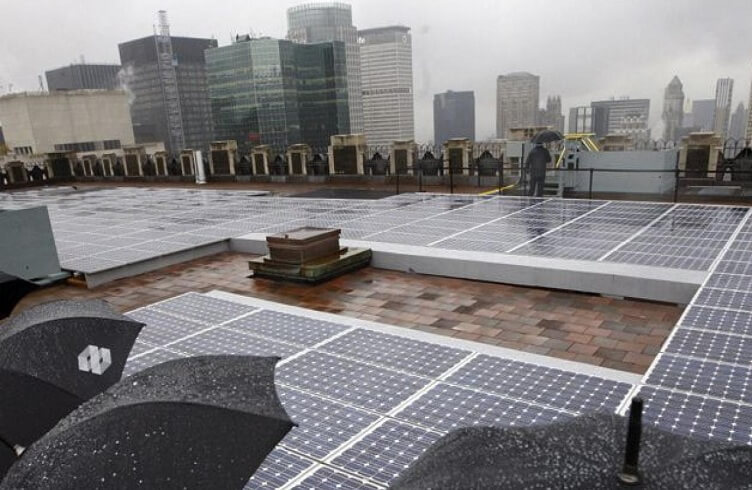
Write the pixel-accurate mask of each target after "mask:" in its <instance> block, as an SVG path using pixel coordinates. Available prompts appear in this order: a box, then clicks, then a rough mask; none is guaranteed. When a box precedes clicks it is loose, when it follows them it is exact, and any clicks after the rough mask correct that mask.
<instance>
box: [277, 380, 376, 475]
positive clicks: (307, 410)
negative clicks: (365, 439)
mask: <svg viewBox="0 0 752 490" xmlns="http://www.w3.org/2000/svg"><path fill="white" fill-rule="evenodd" d="M277 392H278V394H279V398H280V400H281V401H282V405H283V406H284V407H285V411H287V413H288V415H290V418H291V419H292V420H293V421H294V422H295V423H297V424H298V426H297V427H295V428H293V429H292V431H290V433H289V434H288V435H287V436H286V437H285V438H284V439H283V441H282V445H283V446H285V447H287V448H290V449H294V450H295V451H297V452H299V453H301V454H305V455H306V456H310V457H311V458H313V459H317V460H323V459H324V458H326V457H327V456H329V455H330V454H331V453H332V452H333V451H335V450H336V449H337V448H338V447H340V446H341V445H342V444H344V443H345V442H347V441H348V440H350V439H351V438H352V437H354V436H355V435H357V434H358V433H359V432H360V431H362V430H363V429H365V428H366V427H368V426H369V425H371V424H372V423H373V422H375V421H376V420H378V418H379V417H378V415H375V414H373V413H369V412H365V411H363V410H358V409H357V408H353V407H350V406H348V405H343V404H341V403H336V402H333V401H331V400H327V399H324V398H321V397H318V396H314V395H311V394H308V393H304V392H302V391H298V390H294V389H291V388H284V387H280V388H279V389H278V390H277Z"/></svg>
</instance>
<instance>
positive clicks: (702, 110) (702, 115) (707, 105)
mask: <svg viewBox="0 0 752 490" xmlns="http://www.w3.org/2000/svg"><path fill="white" fill-rule="evenodd" d="M714 112H715V99H701V100H693V101H692V125H693V126H696V127H698V128H700V131H713V114H714Z"/></svg>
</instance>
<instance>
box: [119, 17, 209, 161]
mask: <svg viewBox="0 0 752 490" xmlns="http://www.w3.org/2000/svg"><path fill="white" fill-rule="evenodd" d="M118 47H119V49H120V62H121V63H122V65H123V82H124V86H125V88H126V90H127V91H128V92H130V95H131V98H132V103H131V117H132V119H133V132H134V134H135V136H136V142H137V143H146V142H152V141H163V142H164V143H165V146H166V147H167V149H168V151H170V152H172V153H173V154H174V153H177V152H179V151H180V150H182V149H184V148H192V149H197V150H200V149H204V150H205V149H208V147H209V143H210V142H211V140H212V138H213V136H212V125H211V107H210V106H209V97H208V94H207V88H206V66H205V60H204V50H206V49H207V48H215V47H217V41H216V40H215V39H199V38H190V37H174V36H171V35H170V31H169V26H168V25H167V19H166V16H165V15H164V12H160V27H159V31H158V33H157V34H155V35H153V36H148V37H144V38H141V39H136V40H133V41H128V42H125V43H122V44H120V45H119V46H118Z"/></svg>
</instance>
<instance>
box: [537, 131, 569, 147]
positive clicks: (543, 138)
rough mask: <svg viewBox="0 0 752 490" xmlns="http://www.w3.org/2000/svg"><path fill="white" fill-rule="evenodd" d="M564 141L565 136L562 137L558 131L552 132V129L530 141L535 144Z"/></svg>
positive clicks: (542, 132) (541, 132) (538, 134)
mask: <svg viewBox="0 0 752 490" xmlns="http://www.w3.org/2000/svg"><path fill="white" fill-rule="evenodd" d="M563 139H564V136H562V135H561V133H560V132H558V131H552V130H550V129H544V130H543V131H540V132H539V133H537V134H536V135H535V136H533V139H531V140H530V142H531V143H533V144H538V143H541V144H543V143H550V142H552V141H561V140H563Z"/></svg>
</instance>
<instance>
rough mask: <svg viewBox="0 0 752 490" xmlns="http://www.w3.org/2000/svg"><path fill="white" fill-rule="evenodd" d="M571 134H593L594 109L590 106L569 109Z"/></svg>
mask: <svg viewBox="0 0 752 490" xmlns="http://www.w3.org/2000/svg"><path fill="white" fill-rule="evenodd" d="M568 127H569V132H570V133H586V134H587V133H592V132H593V108H592V107H590V106H580V107H572V108H570V109H569V124H568Z"/></svg>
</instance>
